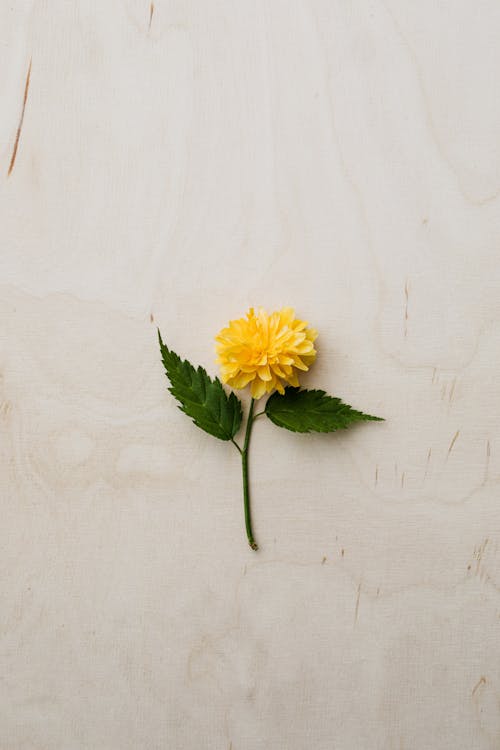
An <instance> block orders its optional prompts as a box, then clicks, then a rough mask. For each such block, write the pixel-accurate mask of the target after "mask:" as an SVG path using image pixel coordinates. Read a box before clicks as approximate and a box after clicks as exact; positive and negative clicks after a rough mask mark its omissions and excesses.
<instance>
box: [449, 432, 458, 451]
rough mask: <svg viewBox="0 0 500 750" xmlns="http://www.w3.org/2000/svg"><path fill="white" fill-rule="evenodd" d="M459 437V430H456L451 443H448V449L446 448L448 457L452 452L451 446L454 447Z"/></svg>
mask: <svg viewBox="0 0 500 750" xmlns="http://www.w3.org/2000/svg"><path fill="white" fill-rule="evenodd" d="M459 435H460V430H457V431H456V432H455V434H454V435H453V438H452V441H451V443H450V447H449V448H448V455H450V453H451V452H452V450H453V446H454V445H455V443H456V442H457V440H458V436H459Z"/></svg>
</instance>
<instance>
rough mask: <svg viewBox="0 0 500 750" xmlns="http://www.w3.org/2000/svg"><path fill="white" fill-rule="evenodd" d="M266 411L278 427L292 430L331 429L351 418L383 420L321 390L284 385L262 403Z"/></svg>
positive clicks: (347, 424)
mask: <svg viewBox="0 0 500 750" xmlns="http://www.w3.org/2000/svg"><path fill="white" fill-rule="evenodd" d="M266 414H267V416H268V417H269V419H270V420H271V422H274V424H276V425H278V427H285V428H286V429H287V430H292V432H334V431H335V430H339V429H345V428H346V427H349V425H351V424H353V423H354V422H368V421H373V422H383V421H384V420H383V419H382V418H381V417H373V416H371V415H370V414H363V412H361V411H356V409H353V408H352V407H351V406H349V405H348V404H344V403H343V402H342V401H341V400H340V399H339V398H333V397H332V396H328V395H327V394H326V393H325V391H318V390H311V391H308V390H306V389H301V388H291V387H289V388H286V389H285V393H284V395H283V396H280V394H279V393H278V392H277V391H275V393H273V395H272V396H271V397H270V398H269V400H268V402H267V404H266Z"/></svg>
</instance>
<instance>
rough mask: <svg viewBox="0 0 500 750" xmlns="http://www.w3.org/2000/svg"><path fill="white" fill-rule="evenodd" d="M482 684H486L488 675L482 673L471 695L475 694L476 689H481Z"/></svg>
mask: <svg viewBox="0 0 500 750" xmlns="http://www.w3.org/2000/svg"><path fill="white" fill-rule="evenodd" d="M481 685H486V677H485V676H484V675H481V677H480V678H479V680H478V681H477V683H476V684H475V685H474V687H473V689H472V693H471V695H475V693H476V691H477V690H479V688H480V687H481Z"/></svg>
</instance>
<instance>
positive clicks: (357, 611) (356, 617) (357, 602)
mask: <svg viewBox="0 0 500 750" xmlns="http://www.w3.org/2000/svg"><path fill="white" fill-rule="evenodd" d="M360 599H361V583H360V584H359V586H358V595H357V597H356V609H355V610H354V624H355V625H356V623H357V621H358V615H359V600H360Z"/></svg>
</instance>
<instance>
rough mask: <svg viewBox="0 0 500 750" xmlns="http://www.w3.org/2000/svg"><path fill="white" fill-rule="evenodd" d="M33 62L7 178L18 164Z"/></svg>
mask: <svg viewBox="0 0 500 750" xmlns="http://www.w3.org/2000/svg"><path fill="white" fill-rule="evenodd" d="M31 60H32V58H30V64H29V66H28V73H27V75H26V83H25V84H24V97H23V108H22V110H21V117H20V119H19V125H18V126H17V132H16V140H15V141H14V148H13V149H12V156H11V157H10V164H9V170H8V172H7V177H10V175H11V172H12V170H13V169H14V164H15V163H16V156H17V148H18V146H19V139H20V137H21V130H22V127H23V122H24V112H25V110H26V102H27V100H28V90H29V87H30V78H31Z"/></svg>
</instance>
